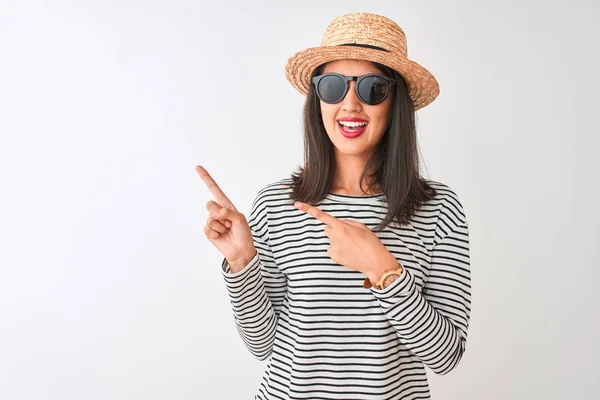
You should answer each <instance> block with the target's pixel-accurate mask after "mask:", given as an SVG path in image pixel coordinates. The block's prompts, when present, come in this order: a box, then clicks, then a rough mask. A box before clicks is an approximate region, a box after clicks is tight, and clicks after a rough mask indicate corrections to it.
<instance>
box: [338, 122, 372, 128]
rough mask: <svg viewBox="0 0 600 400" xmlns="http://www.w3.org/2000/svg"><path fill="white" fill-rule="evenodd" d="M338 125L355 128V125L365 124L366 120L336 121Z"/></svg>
mask: <svg viewBox="0 0 600 400" xmlns="http://www.w3.org/2000/svg"><path fill="white" fill-rule="evenodd" d="M338 122H339V123H340V125H344V126H348V127H351V128H356V127H357V126H365V125H366V124H367V123H366V122H351V121H338Z"/></svg>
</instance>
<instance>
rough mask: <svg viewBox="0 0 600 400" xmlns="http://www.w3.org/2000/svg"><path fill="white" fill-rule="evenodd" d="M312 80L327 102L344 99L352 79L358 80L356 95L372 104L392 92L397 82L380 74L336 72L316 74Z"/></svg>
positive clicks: (366, 102) (332, 102) (377, 102)
mask: <svg viewBox="0 0 600 400" xmlns="http://www.w3.org/2000/svg"><path fill="white" fill-rule="evenodd" d="M312 81H313V83H314V85H315V89H316V91H317V96H319V98H320V99H321V100H322V101H323V102H324V103H327V104H335V103H339V102H340V101H342V99H343V98H344V97H346V94H347V93H348V88H349V87H350V81H356V85H355V89H356V95H357V96H358V98H359V100H360V101H362V102H363V103H365V104H368V105H370V106H374V105H376V104H379V103H381V102H382V101H384V100H385V99H386V98H387V96H388V93H389V92H390V86H391V85H393V84H395V83H396V81H395V80H393V79H392V78H388V77H387V76H383V75H379V74H367V75H363V76H344V75H342V74H337V73H335V72H330V73H327V74H323V75H318V76H315V77H314V78H313V79H312Z"/></svg>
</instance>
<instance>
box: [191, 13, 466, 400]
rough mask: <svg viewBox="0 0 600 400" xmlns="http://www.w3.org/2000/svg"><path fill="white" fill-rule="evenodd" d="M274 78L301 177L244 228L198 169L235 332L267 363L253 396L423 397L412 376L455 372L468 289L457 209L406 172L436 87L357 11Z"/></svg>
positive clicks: (285, 184) (388, 31) (420, 382)
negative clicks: (298, 145) (281, 77)
mask: <svg viewBox="0 0 600 400" xmlns="http://www.w3.org/2000/svg"><path fill="white" fill-rule="evenodd" d="M286 76H287V78H288V80H289V81H290V82H291V83H292V85H293V86H294V87H295V88H296V89H298V90H299V91H300V92H302V93H305V94H307V100H306V106H305V109H304V125H305V126H304V131H305V165H304V167H303V168H300V169H299V171H298V172H297V173H295V174H293V175H292V176H291V177H288V178H283V179H281V180H280V181H278V182H274V183H271V184H269V185H267V186H265V187H263V188H262V189H261V190H260V191H259V192H258V195H257V196H256V198H255V200H254V202H253V204H252V208H251V212H250V217H249V219H248V221H247V220H246V219H245V217H244V215H243V214H241V213H240V212H238V211H237V209H236V208H235V206H233V204H232V203H231V201H230V200H229V199H228V198H227V197H226V196H225V194H224V193H223V192H222V191H221V189H220V188H219V187H218V186H217V184H216V183H215V182H214V180H213V179H212V178H211V177H210V175H209V174H208V173H207V172H206V171H205V170H204V169H203V168H202V167H200V166H198V167H197V170H198V173H199V174H200V176H201V177H202V179H203V180H204V181H205V182H206V184H207V185H208V187H209V189H210V190H211V192H212V193H213V195H214V196H215V200H216V201H209V202H208V203H207V209H208V210H209V212H210V216H209V217H208V220H207V223H206V226H205V229H204V232H205V234H206V236H207V238H208V240H210V242H211V243H213V244H214V245H215V246H216V247H217V249H218V250H219V251H221V253H222V254H223V256H224V259H223V263H222V268H223V276H224V279H225V283H226V286H227V289H228V292H229V295H230V297H231V303H232V308H233V313H234V318H235V322H236V325H237V328H238V331H239V333H240V335H241V337H242V339H243V341H244V342H245V344H246V346H247V347H248V349H249V350H250V351H251V352H252V354H254V355H255V356H256V357H257V358H258V359H259V360H264V359H268V360H269V361H268V364H267V368H266V370H265V373H264V376H263V379H262V382H261V385H260V387H259V388H258V391H257V393H256V398H259V399H317V398H318V399H427V398H430V394H429V389H428V384H427V377H426V373H425V369H424V367H425V366H428V367H429V368H431V369H432V370H433V371H434V372H435V373H438V374H446V373H448V372H449V371H451V370H452V369H453V368H455V367H456V365H457V364H458V363H459V361H460V359H461V357H462V355H463V353H464V351H465V345H466V338H467V329H468V325H469V318H470V291H471V288H470V268H469V242H468V227H467V220H466V216H465V213H464V210H463V208H462V205H461V203H460V201H459V199H458V197H457V195H456V193H455V192H454V191H453V190H452V189H451V188H450V187H448V186H446V185H444V184H442V183H440V182H436V181H426V180H425V179H423V178H422V177H421V176H420V175H419V166H418V151H417V149H418V148H417V140H416V130H415V122H414V111H415V110H417V109H419V108H422V107H424V106H426V105H427V104H429V103H431V102H432V101H433V100H434V99H435V97H436V96H437V94H438V93H439V89H438V85H437V82H436V80H435V78H434V77H433V76H432V75H431V74H430V73H429V72H428V71H427V70H426V69H425V68H423V67H421V66H420V65H418V64H416V63H414V62H413V61H410V60H408V59H407V57H406V42H405V37H404V33H403V32H402V29H401V28H400V27H399V26H398V25H396V24H395V23H394V22H393V21H391V20H389V19H387V18H385V17H383V16H379V15H374V14H368V13H352V14H347V15H344V16H341V17H339V18H336V19H334V20H333V21H332V22H331V23H330V25H329V26H328V28H327V30H326V32H325V35H324V37H323V42H322V44H321V46H320V47H317V48H312V49H307V50H304V51H301V52H298V53H296V54H295V55H294V56H292V57H291V58H290V59H289V60H288V64H287V66H286Z"/></svg>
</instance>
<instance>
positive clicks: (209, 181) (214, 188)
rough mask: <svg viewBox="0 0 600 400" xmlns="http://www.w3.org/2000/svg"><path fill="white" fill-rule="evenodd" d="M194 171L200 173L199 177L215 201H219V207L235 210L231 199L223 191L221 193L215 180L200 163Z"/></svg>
mask: <svg viewBox="0 0 600 400" xmlns="http://www.w3.org/2000/svg"><path fill="white" fill-rule="evenodd" d="M196 172H198V175H200V178H202V180H203V181H204V183H205V184H206V186H207V187H208V190H210V192H211V193H212V195H213V196H214V198H215V200H217V203H219V204H220V205H221V207H227V208H229V209H232V210H236V211H237V209H236V208H235V206H234V205H233V203H232V202H231V200H229V198H228V197H227V196H225V193H223V191H222V190H221V188H220V187H219V185H217V182H215V180H214V179H213V178H212V177H211V176H210V174H209V173H208V171H207V170H205V169H204V167H202V166H201V165H196Z"/></svg>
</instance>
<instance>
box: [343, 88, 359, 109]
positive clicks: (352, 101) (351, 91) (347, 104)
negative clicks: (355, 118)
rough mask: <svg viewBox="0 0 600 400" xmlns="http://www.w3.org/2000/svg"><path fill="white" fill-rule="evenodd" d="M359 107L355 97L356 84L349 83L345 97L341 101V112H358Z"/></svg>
mask: <svg viewBox="0 0 600 400" xmlns="http://www.w3.org/2000/svg"><path fill="white" fill-rule="evenodd" d="M361 107H362V106H361V102H360V100H359V99H358V96H357V95H356V82H355V81H351V82H350V87H349V88H348V93H346V96H345V97H344V98H343V99H342V104H341V108H342V110H343V111H346V112H351V111H360V110H361Z"/></svg>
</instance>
